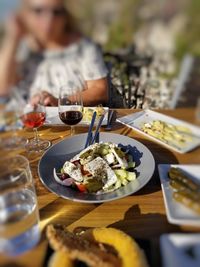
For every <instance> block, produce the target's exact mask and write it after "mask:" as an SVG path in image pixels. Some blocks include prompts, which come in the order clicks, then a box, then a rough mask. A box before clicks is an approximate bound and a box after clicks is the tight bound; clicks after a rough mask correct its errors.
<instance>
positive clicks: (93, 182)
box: [54, 143, 136, 194]
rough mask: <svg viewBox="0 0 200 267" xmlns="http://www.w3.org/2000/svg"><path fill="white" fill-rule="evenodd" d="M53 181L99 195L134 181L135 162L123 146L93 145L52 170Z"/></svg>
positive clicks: (112, 144)
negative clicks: (60, 166)
mask: <svg viewBox="0 0 200 267" xmlns="http://www.w3.org/2000/svg"><path fill="white" fill-rule="evenodd" d="M54 178H55V180H56V181H57V182H58V183H59V184H61V185H64V186H70V187H73V188H74V189H76V190H78V191H80V192H88V193H97V194H101V193H106V192H111V191H114V190H116V189H118V188H120V187H122V186H125V185H126V184H127V183H128V182H130V181H133V180H134V179H136V171H135V162H134V158H133V156H132V155H131V154H130V151H129V149H128V148H126V147H121V146H119V145H116V144H114V143H95V144H93V145H91V146H89V147H87V148H86V149H84V150H83V151H81V152H80V153H79V154H77V155H76V156H75V157H74V158H72V159H71V160H69V161H66V162H65V163H64V165H63V166H62V168H61V169H60V170H56V169H55V168H54Z"/></svg>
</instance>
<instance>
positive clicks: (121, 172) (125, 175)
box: [114, 169, 127, 180]
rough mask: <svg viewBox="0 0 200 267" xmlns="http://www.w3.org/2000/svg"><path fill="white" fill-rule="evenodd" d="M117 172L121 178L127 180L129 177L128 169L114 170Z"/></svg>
mask: <svg viewBox="0 0 200 267" xmlns="http://www.w3.org/2000/svg"><path fill="white" fill-rule="evenodd" d="M114 172H115V174H116V175H117V177H118V178H119V179H120V180H126V177H127V171H126V170H122V169H120V170H114Z"/></svg>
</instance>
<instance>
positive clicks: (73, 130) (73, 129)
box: [70, 126, 75, 136]
mask: <svg viewBox="0 0 200 267" xmlns="http://www.w3.org/2000/svg"><path fill="white" fill-rule="evenodd" d="M74 134H75V128H74V126H71V130H70V135H71V136H73V135H74Z"/></svg>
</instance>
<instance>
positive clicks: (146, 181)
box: [37, 132, 156, 204]
mask: <svg viewBox="0 0 200 267" xmlns="http://www.w3.org/2000/svg"><path fill="white" fill-rule="evenodd" d="M101 134H103V135H104V134H105V135H115V136H123V137H126V138H129V139H132V140H134V141H136V142H137V143H140V144H141V145H142V146H143V147H145V149H147V151H148V153H149V155H150V157H151V159H152V170H151V173H150V175H149V177H148V179H146V180H145V181H144V182H143V183H142V184H141V185H140V186H139V187H138V189H137V191H135V192H132V193H131V194H134V193H136V192H138V191H139V190H140V189H142V188H143V187H144V186H145V185H146V184H147V183H148V182H149V181H150V180H151V179H152V177H153V174H154V171H155V167H156V162H155V159H154V156H153V154H152V152H151V151H150V149H149V148H148V147H146V146H145V145H144V144H143V143H141V142H139V141H138V140H135V139H133V138H131V137H129V136H125V135H120V134H116V133H105V132H101ZM81 135H82V136H86V135H87V133H82V134H78V135H75V136H73V137H76V136H81ZM73 137H72V138H73ZM70 138H71V137H70ZM66 140H69V138H68V137H67V138H65V139H63V140H61V141H59V142H58V143H56V144H54V145H53V146H51V147H50V148H48V150H46V151H45V153H44V154H43V155H42V157H41V158H40V160H39V163H38V168H37V169H38V176H39V179H40V181H41V182H42V184H43V185H44V186H45V188H46V189H47V190H49V191H50V192H52V193H54V194H56V195H57V196H59V197H62V198H63V199H67V200H71V201H74V202H79V203H90V204H94V203H104V202H110V201H114V200H117V199H121V198H124V197H127V196H129V195H131V194H130V193H127V194H124V195H123V196H116V197H114V198H112V199H105V200H82V199H77V198H69V197H66V196H63V195H60V194H58V193H57V192H55V191H54V190H52V189H51V188H49V187H48V186H47V185H46V184H45V182H44V181H43V178H42V176H41V173H40V166H41V164H42V160H43V158H44V157H45V155H46V154H47V153H48V151H49V150H51V149H52V148H53V147H55V146H56V145H58V144H60V143H62V142H65V141H66ZM117 190H118V189H117Z"/></svg>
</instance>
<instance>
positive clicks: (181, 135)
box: [141, 120, 193, 148]
mask: <svg viewBox="0 0 200 267" xmlns="http://www.w3.org/2000/svg"><path fill="white" fill-rule="evenodd" d="M141 130H142V131H143V132H145V133H147V134H149V135H151V136H153V137H155V138H157V139H159V140H161V141H163V142H164V143H167V144H170V145H172V146H176V147H178V148H182V147H184V146H185V145H186V144H187V143H188V142H191V141H192V140H193V137H192V133H191V130H190V129H189V128H188V127H185V126H182V125H173V124H170V123H166V122H164V121H160V120H154V121H151V122H149V123H144V124H143V125H142V127H141Z"/></svg>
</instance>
